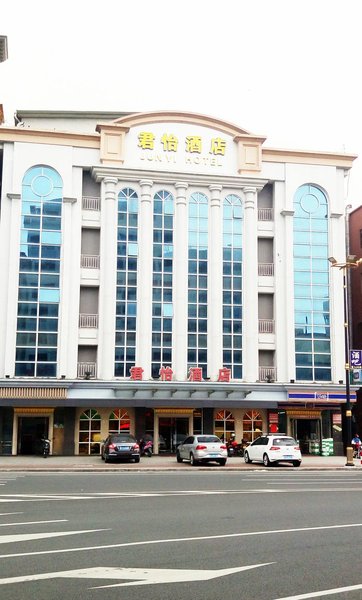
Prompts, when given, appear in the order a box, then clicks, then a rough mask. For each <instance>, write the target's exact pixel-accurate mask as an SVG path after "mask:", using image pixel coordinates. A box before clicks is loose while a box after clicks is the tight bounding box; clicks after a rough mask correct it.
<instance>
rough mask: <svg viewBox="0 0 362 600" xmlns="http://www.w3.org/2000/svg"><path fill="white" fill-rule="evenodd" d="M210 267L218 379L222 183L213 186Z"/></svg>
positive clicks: (213, 361)
mask: <svg viewBox="0 0 362 600" xmlns="http://www.w3.org/2000/svg"><path fill="white" fill-rule="evenodd" d="M209 190H210V197H211V201H210V227H209V270H208V295H209V298H208V306H209V312H208V351H207V356H208V376H209V377H210V378H211V380H213V381H216V380H217V377H218V372H219V369H221V367H222V366H223V354H222V331H223V330H222V223H223V218H222V206H221V198H220V195H221V190H222V186H221V185H210V186H209Z"/></svg>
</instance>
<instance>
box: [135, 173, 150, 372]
mask: <svg viewBox="0 0 362 600" xmlns="http://www.w3.org/2000/svg"><path fill="white" fill-rule="evenodd" d="M139 183H140V187H141V202H140V213H139V227H138V281H137V334H136V363H137V366H138V367H142V369H143V379H150V378H151V347H152V261H153V251H152V248H153V239H152V232H153V211H152V185H153V182H152V181H151V180H149V179H141V181H140V182H139Z"/></svg>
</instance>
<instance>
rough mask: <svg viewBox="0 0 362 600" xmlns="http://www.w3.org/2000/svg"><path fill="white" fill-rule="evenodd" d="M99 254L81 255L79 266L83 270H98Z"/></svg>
mask: <svg viewBox="0 0 362 600" xmlns="http://www.w3.org/2000/svg"><path fill="white" fill-rule="evenodd" d="M99 264H100V257H99V254H81V256H80V266H81V267H82V268H83V269H99Z"/></svg>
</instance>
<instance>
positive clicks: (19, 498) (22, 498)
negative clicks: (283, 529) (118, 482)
mask: <svg viewBox="0 0 362 600" xmlns="http://www.w3.org/2000/svg"><path fill="white" fill-rule="evenodd" d="M274 485H279V484H278V482H275V483H274ZM361 490H362V480H361V484H360V486H359V487H357V486H355V487H351V486H350V485H349V486H348V487H343V488H341V487H334V488H332V487H323V488H322V487H317V488H305V489H300V488H290V489H282V488H281V489H277V488H271V489H265V488H258V489H254V490H174V491H173V490H165V491H162V492H152V491H150V492H90V493H87V494H84V495H80V494H77V495H72V494H69V495H67V494H61V495H59V494H55V495H51V494H0V503H5V502H32V501H37V502H49V501H57V500H68V501H69V500H98V499H99V498H105V499H110V500H111V499H113V498H157V497H158V498H162V497H173V496H212V495H214V496H218V495H219V496H225V495H232V494H237V495H245V494H246V495H247V494H263V495H265V494H310V493H311V492H316V493H325V492H336V493H338V492H339V493H342V492H347V493H349V494H350V493H352V492H360V491H361Z"/></svg>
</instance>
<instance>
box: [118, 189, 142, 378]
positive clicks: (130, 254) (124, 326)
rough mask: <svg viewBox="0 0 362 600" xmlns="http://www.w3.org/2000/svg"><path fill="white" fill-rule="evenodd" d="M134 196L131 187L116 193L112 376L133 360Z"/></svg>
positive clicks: (127, 372)
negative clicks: (114, 331)
mask: <svg viewBox="0 0 362 600" xmlns="http://www.w3.org/2000/svg"><path fill="white" fill-rule="evenodd" d="M137 263H138V196H137V194H136V192H135V191H134V190H132V189H131V188H125V189H123V190H121V191H120V192H119V194H118V227H117V301H116V338H115V366H114V374H115V376H116V377H129V376H130V369H131V367H133V366H134V365H135V362H136V319H137V314H136V313H137Z"/></svg>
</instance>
